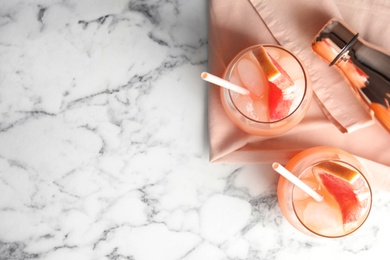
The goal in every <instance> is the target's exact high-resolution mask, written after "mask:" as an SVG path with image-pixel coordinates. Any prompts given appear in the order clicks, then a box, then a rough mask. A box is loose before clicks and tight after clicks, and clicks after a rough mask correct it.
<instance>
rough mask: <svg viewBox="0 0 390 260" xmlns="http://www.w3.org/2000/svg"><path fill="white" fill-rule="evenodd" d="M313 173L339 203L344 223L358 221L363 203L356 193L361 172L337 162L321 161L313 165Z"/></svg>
mask: <svg viewBox="0 0 390 260" xmlns="http://www.w3.org/2000/svg"><path fill="white" fill-rule="evenodd" d="M313 173H314V175H315V176H316V178H317V179H318V181H319V182H320V183H321V184H322V186H323V187H324V188H325V189H326V190H327V191H328V192H329V194H330V195H332V196H333V197H334V199H335V200H336V202H337V203H338V205H339V207H340V210H341V214H342V218H343V223H344V224H348V223H351V222H355V221H357V220H358V219H359V218H360V216H361V214H362V209H363V205H362V203H361V202H360V201H359V199H358V194H357V193H356V182H359V181H358V180H359V179H360V178H359V173H358V172H357V171H354V170H352V169H350V168H347V167H345V166H343V165H341V164H339V163H336V162H328V161H326V162H321V163H319V164H317V165H315V166H314V167H313Z"/></svg>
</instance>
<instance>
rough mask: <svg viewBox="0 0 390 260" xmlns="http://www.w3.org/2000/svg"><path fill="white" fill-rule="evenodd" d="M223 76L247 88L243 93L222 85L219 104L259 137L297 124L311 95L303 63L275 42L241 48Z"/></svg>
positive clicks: (245, 129) (241, 124) (306, 107)
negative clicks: (247, 93)
mask: <svg viewBox="0 0 390 260" xmlns="http://www.w3.org/2000/svg"><path fill="white" fill-rule="evenodd" d="M223 78H224V79H225V80H227V81H229V82H231V83H234V84H235V85H238V86H241V87H244V88H246V89H248V90H249V93H250V94H249V95H243V94H239V93H236V92H234V91H231V90H229V89H226V88H221V90H220V95H221V101H222V105H223V107H224V109H225V111H226V113H227V115H228V116H229V118H230V119H231V120H232V121H233V123H234V124H235V125H236V126H238V127H239V128H240V129H242V130H243V131H245V132H247V133H249V134H253V135H259V136H274V135H279V134H282V133H284V132H286V131H288V130H289V129H291V128H293V127H294V126H295V125H297V124H298V123H299V122H300V121H301V120H302V119H303V117H304V115H305V114H306V112H307V110H308V108H309V105H310V101H311V98H312V89H311V82H310V79H309V77H308V73H307V71H306V69H305V66H304V65H303V64H302V62H301V61H300V60H299V59H298V58H297V57H296V56H295V55H294V54H292V53H291V52H290V51H288V50H286V49H284V48H282V47H280V46H277V45H261V44H259V45H255V46H251V47H249V48H247V49H245V50H243V51H241V52H240V53H239V54H238V55H237V56H236V57H235V58H234V59H233V60H232V61H231V62H230V64H229V65H228V67H227V68H226V71H225V73H224V76H223Z"/></svg>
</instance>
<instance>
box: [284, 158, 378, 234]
mask: <svg viewBox="0 0 390 260" xmlns="http://www.w3.org/2000/svg"><path fill="white" fill-rule="evenodd" d="M325 161H326V162H329V161H331V162H338V163H342V164H346V165H348V167H351V168H352V169H354V170H355V171H357V172H358V173H359V175H360V176H361V177H363V179H364V181H365V183H366V184H367V187H368V190H369V192H370V197H369V201H370V206H369V207H368V209H367V212H366V213H364V214H365V217H364V220H362V221H361V223H360V224H359V225H358V226H356V228H354V229H353V230H351V231H349V232H346V233H345V234H342V235H336V236H329V235H323V234H321V233H318V232H316V231H314V230H312V229H310V228H309V227H308V226H306V224H305V223H304V222H303V221H302V220H301V219H300V218H299V216H298V214H297V211H296V209H295V205H294V190H295V188H297V186H295V185H293V188H292V190H291V200H292V203H291V204H292V208H293V210H294V214H295V216H296V218H297V219H298V221H299V222H300V223H301V224H302V226H303V227H304V228H305V229H306V230H307V231H309V232H310V233H312V234H315V235H317V236H319V237H324V238H341V237H345V236H348V235H350V234H352V233H354V232H355V231H357V230H358V229H359V228H360V227H361V226H362V225H363V224H364V223H365V222H366V220H367V219H368V216H369V215H370V213H371V208H372V189H371V185H370V183H369V182H368V180H367V178H366V176H365V175H364V174H363V173H362V171H361V170H359V169H357V168H356V167H355V166H353V165H351V164H350V163H348V162H345V161H343V160H338V159H328V160H320V161H316V162H315V163H312V164H310V165H309V166H307V167H306V168H305V169H303V170H302V172H301V173H300V174H299V178H300V177H301V175H302V174H303V173H304V172H306V171H307V170H308V169H309V168H311V167H313V166H314V165H316V164H319V163H321V162H325Z"/></svg>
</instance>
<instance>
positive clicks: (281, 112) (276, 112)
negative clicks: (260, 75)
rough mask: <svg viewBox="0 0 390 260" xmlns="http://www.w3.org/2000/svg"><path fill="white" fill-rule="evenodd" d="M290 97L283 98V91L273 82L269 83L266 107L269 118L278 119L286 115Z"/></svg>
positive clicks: (290, 102) (289, 105) (290, 100)
mask: <svg viewBox="0 0 390 260" xmlns="http://www.w3.org/2000/svg"><path fill="white" fill-rule="evenodd" d="M292 102H293V101H292V99H284V96H283V92H282V90H281V89H280V88H278V87H277V86H276V85H275V84H274V83H272V82H270V83H269V90H268V108H269V117H270V119H271V120H279V119H281V118H285V117H286V116H288V114H289V112H290V107H291V104H292Z"/></svg>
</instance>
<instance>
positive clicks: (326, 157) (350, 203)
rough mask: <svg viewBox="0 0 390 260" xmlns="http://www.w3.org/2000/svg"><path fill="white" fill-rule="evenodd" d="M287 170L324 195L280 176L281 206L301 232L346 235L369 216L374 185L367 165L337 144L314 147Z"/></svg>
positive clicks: (329, 236)
mask: <svg viewBox="0 0 390 260" xmlns="http://www.w3.org/2000/svg"><path fill="white" fill-rule="evenodd" d="M286 169H288V170H289V171H290V172H292V173H293V174H294V175H295V176H297V177H299V179H300V180H301V181H303V182H304V183H306V184H307V185H308V186H309V187H311V188H312V189H313V190H315V191H316V192H317V193H318V194H320V195H321V196H322V197H323V199H322V200H321V201H317V200H315V199H313V198H312V197H310V196H309V195H308V194H307V193H305V192H303V191H302V190H301V189H300V188H298V187H297V186H295V185H294V184H292V183H291V182H290V181H288V180H286V179H285V178H284V177H280V179H279V183H278V200H279V205H280V208H281V210H282V213H283V215H284V216H285V217H286V219H287V220H288V221H289V222H290V223H291V224H292V225H293V226H294V227H295V228H296V229H298V230H299V231H301V232H303V233H305V234H308V235H311V236H320V237H328V238H335V237H343V236H346V235H348V234H350V233H352V232H354V231H355V230H357V229H358V228H359V227H360V226H361V225H362V224H363V223H364V222H365V220H366V219H367V217H368V215H369V213H370V210H371V200H372V195H371V188H370V185H369V183H368V181H367V179H366V177H365V170H364V168H363V167H362V165H361V164H360V163H359V161H357V160H356V158H355V157H353V156H352V155H350V154H349V153H347V152H345V151H342V150H340V149H338V148H334V147H315V148H311V149H308V150H305V151H303V152H301V153H299V154H297V155H296V156H295V157H293V158H292V159H291V160H290V161H289V162H288V163H287V165H286Z"/></svg>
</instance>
